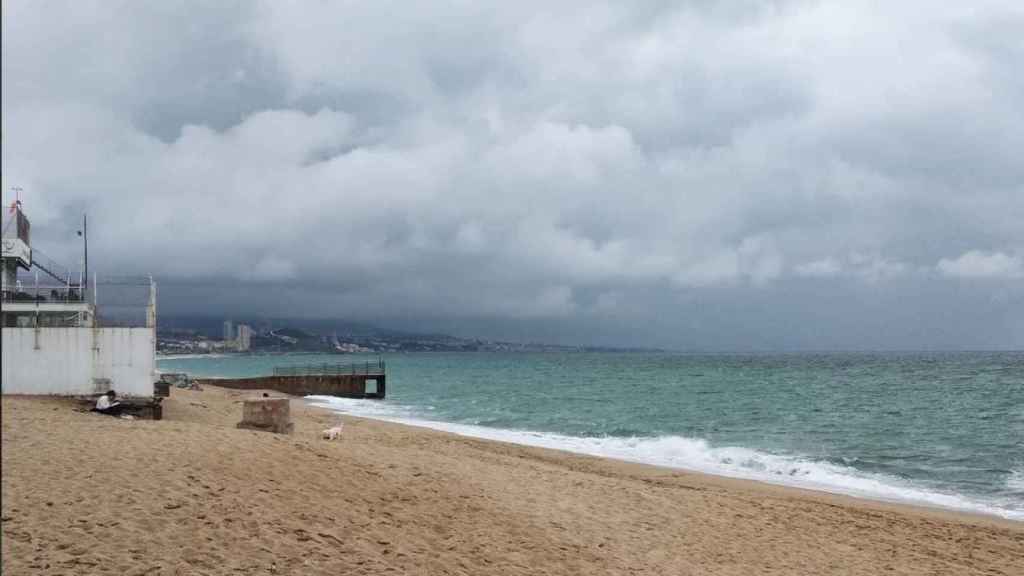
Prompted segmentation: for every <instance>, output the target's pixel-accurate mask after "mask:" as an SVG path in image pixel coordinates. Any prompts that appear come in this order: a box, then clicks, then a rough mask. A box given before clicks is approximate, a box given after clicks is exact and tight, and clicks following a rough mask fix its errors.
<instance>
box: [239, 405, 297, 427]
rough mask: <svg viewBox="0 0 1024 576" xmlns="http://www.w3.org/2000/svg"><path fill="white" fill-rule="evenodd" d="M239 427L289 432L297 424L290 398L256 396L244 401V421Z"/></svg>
mask: <svg viewBox="0 0 1024 576" xmlns="http://www.w3.org/2000/svg"><path fill="white" fill-rule="evenodd" d="M238 428H246V429H249V430H264V431H267V432H275V433H278V434H289V433H291V431H292V429H293V428H295V425H294V424H293V423H292V418H291V405H290V402H289V400H288V398H256V399H253V400H246V401H245V402H243V403H242V421H241V422H239V423H238Z"/></svg>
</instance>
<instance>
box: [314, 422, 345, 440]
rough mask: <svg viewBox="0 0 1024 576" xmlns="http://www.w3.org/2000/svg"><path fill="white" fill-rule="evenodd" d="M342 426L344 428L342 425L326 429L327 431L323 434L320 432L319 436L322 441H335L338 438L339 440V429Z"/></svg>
mask: <svg viewBox="0 0 1024 576" xmlns="http://www.w3.org/2000/svg"><path fill="white" fill-rule="evenodd" d="M344 426H345V425H344V424H338V425H337V426H335V427H333V428H328V429H326V430H324V431H323V432H321V433H320V436H321V437H322V438H323V439H324V440H337V439H338V438H341V429H342V428H343V427H344Z"/></svg>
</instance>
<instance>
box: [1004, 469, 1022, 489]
mask: <svg viewBox="0 0 1024 576" xmlns="http://www.w3.org/2000/svg"><path fill="white" fill-rule="evenodd" d="M1006 487H1007V488H1009V489H1010V490H1012V491H1014V492H1020V493H1022V494H1024V469H1017V470H1010V475H1009V476H1007V478H1006Z"/></svg>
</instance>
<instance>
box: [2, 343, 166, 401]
mask: <svg viewBox="0 0 1024 576" xmlns="http://www.w3.org/2000/svg"><path fill="white" fill-rule="evenodd" d="M2 360H3V380H2V383H0V384H2V387H3V393H4V394H57V395H80V394H98V393H100V392H105V391H106V390H107V388H108V386H109V387H110V388H113V389H114V390H117V392H118V394H124V395H127V396H152V395H153V381H154V379H155V370H156V333H155V331H154V329H153V328H151V327H150V328H75V327H67V328H39V329H38V330H37V329H35V328H3V358H2ZM104 380H109V381H110V382H109V385H108V384H107V383H106V382H105V381H104Z"/></svg>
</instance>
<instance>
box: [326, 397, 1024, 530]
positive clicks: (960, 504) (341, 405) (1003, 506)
mask: <svg viewBox="0 0 1024 576" xmlns="http://www.w3.org/2000/svg"><path fill="white" fill-rule="evenodd" d="M307 400H309V401H311V402H312V403H313V404H314V405H316V406H320V407H323V408H328V409H331V410H335V411H338V412H342V413H347V414H351V415H353V416H361V417H366V418H373V419H378V420H385V421H389V422H398V423H401V424H409V425H413V426H420V427H424V428H431V429H434V430H441V431H445V432H451V433H454V434H459V435H462V436H470V437H473V438H482V439H486V440H497V441H501V442H510V443H514V444H521V445H524V446H535V447H539V448H552V449H556V450H565V451H568V452H574V453H578V454H586V455H591V456H600V457H605V458H614V459H617V460H624V461H628V462H638V463H643V464H653V465H656V466H665V467H669V468H678V469H684V470H692V471H696V472H704V473H708V474H715V475H719V476H729V477H733V478H744V479H749V480H758V481H762V482H769V483H773V484H781V485H786V486H795V487H799V488H806V489H811V490H819V491H824V492H831V493H837V494H846V495H850V496H858V497H862V498H870V499H875V500H884V501H893V502H905V503H911V504H919V505H926V506H934V507H941V508H950V509H955V510H963V511H969V512H980V513H984V514H991V515H995V516H1001V517H1003V518H1008V519H1012V520H1024V502H1021V503H1014V502H1006V503H1003V502H985V501H981V500H978V499H975V498H971V497H967V496H964V495H961V494H953V493H944V492H939V491H936V490H932V489H929V488H927V487H922V486H917V485H914V484H912V483H910V482H907V481H904V480H902V479H900V478H897V477H894V476H889V475H886V474H879V473H874V472H865V471H863V470H858V469H857V468H854V467H851V466H846V465H842V464H836V463H832V462H825V461H822V460H817V459H812V458H807V457H803V456H794V455H779V454H771V453H767V452H762V451H758V450H753V449H750V448H744V447H741V446H712V445H710V444H709V443H708V442H707V441H706V440H704V439H701V438H687V437H684V436H659V437H632V438H622V437H611V436H605V437H582V436H567V435H563V434H556V433H550V432H533V431H526V430H511V429H501V428H488V427H484V426H477V425H472V424H458V423H450V422H438V421H433V420H428V419H423V418H422V415H421V413H418V412H414V411H412V410H410V409H407V408H403V407H400V406H396V405H393V404H389V403H385V402H380V401H372V400H371V401H366V400H350V399H342V398H334V397H329V396H310V397H308V398H307ZM1007 483H1008V485H1010V484H1011V483H1013V485H1011V486H1010V488H1011V490H1021V489H1024V475H1022V474H1021V473H1020V471H1015V472H1014V473H1013V474H1012V475H1011V478H1010V480H1008V481H1007ZM1014 486H1016V487H1014Z"/></svg>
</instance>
